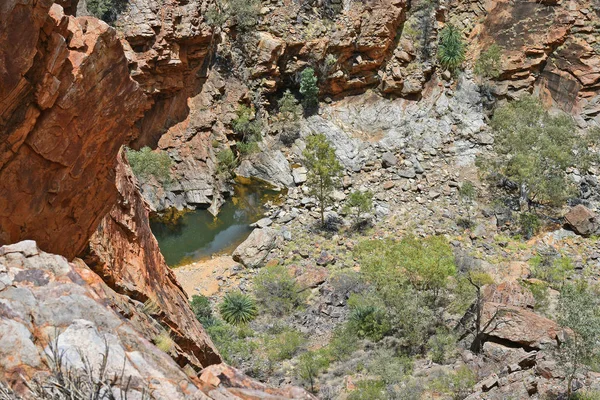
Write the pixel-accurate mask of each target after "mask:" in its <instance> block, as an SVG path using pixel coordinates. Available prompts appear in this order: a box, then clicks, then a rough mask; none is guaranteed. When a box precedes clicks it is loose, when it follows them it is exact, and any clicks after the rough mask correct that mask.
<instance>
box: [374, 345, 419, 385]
mask: <svg viewBox="0 0 600 400" xmlns="http://www.w3.org/2000/svg"><path fill="white" fill-rule="evenodd" d="M371 358H372V361H371V362H370V363H369V365H368V367H367V370H368V372H369V373H370V374H372V375H375V376H377V377H379V378H381V380H382V381H383V382H385V384H386V385H395V384H398V383H400V382H402V381H404V380H405V378H406V377H407V376H410V375H411V374H412V372H413V364H414V361H413V360H412V359H411V358H410V357H408V356H405V355H401V356H398V355H397V354H395V352H394V351H393V350H391V349H379V350H377V351H376V352H375V355H374V356H372V357H371Z"/></svg>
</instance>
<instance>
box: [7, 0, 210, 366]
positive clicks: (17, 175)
mask: <svg viewBox="0 0 600 400" xmlns="http://www.w3.org/2000/svg"><path fill="white" fill-rule="evenodd" d="M1 11H2V15H1V17H2V18H1V20H2V24H1V25H0V48H1V49H2V51H3V52H2V64H1V65H2V68H0V72H1V73H2V75H1V76H0V78H1V81H2V85H0V86H1V87H2V91H0V98H1V102H0V104H1V105H2V107H0V112H1V114H0V115H1V117H2V119H1V120H0V122H1V126H2V130H1V132H2V133H1V135H2V146H3V147H2V149H1V151H0V154H1V156H0V157H1V159H2V163H1V165H0V181H1V183H0V193H1V198H2V205H3V209H2V212H0V243H3V244H6V243H14V242H17V241H19V240H22V239H35V240H36V241H37V242H38V243H39V246H40V247H41V248H42V249H43V250H45V251H49V252H53V253H56V254H60V255H63V256H65V257H66V258H67V259H69V260H71V259H73V258H74V257H75V256H76V255H79V254H81V253H82V252H83V251H84V250H86V249H88V243H89V242H90V238H91V237H92V235H94V236H93V238H92V240H91V244H89V249H88V250H87V251H86V255H87V257H88V260H89V263H90V265H92V266H93V267H94V268H95V270H96V271H97V272H98V273H99V274H100V276H102V278H103V279H104V280H105V282H106V283H107V284H108V285H109V286H110V287H112V288H113V289H114V290H116V291H117V292H119V293H121V294H123V295H125V296H128V297H130V298H132V299H135V300H137V301H141V302H149V303H152V304H153V305H155V314H156V315H154V317H155V318H156V321H160V322H161V323H162V324H163V325H164V326H165V327H166V328H168V329H170V330H172V332H173V333H172V335H173V339H174V340H175V342H176V347H175V348H176V350H173V354H174V357H175V358H176V359H177V360H178V362H179V364H180V365H181V366H185V365H188V364H189V365H190V366H191V367H193V368H195V369H197V370H199V369H201V368H203V367H206V366H207V365H210V364H214V363H218V362H220V356H219V355H218V352H217V351H216V350H215V349H214V348H213V347H212V344H211V342H210V339H208V337H207V336H206V335H205V334H204V331H203V329H202V327H201V326H200V324H199V322H198V321H197V320H196V318H195V317H194V315H193V313H192V312H191V310H190V308H189V305H188V303H187V298H186V295H185V293H184V292H183V290H182V289H181V287H180V286H179V285H178V284H177V282H176V279H175V278H174V276H173V275H172V273H171V271H170V270H169V268H168V267H167V266H166V264H165V262H164V259H163V258H162V256H161V254H160V251H159V249H158V245H157V243H156V240H155V239H154V237H153V235H152V233H151V232H150V229H149V225H148V212H147V210H146V207H145V204H144V202H143V200H142V199H141V198H140V197H139V195H138V192H137V188H136V184H135V180H134V179H133V178H132V176H131V172H130V171H129V169H128V167H127V165H126V161H124V158H123V156H122V155H121V156H119V157H117V156H118V154H119V151H120V148H121V146H122V145H123V144H126V143H128V142H129V141H130V140H131V139H132V138H134V137H135V134H136V130H135V128H134V126H133V125H134V123H135V122H136V121H137V120H138V119H139V118H141V117H142V115H143V111H144V110H145V109H147V108H148V104H149V102H148V98H147V96H146V95H145V94H144V93H143V91H142V90H140V88H139V85H138V84H137V83H136V82H135V81H133V80H132V79H131V78H130V76H129V69H128V64H127V60H126V58H125V55H124V51H123V47H122V45H121V42H120V41H119V39H118V38H117V35H116V32H115V30H114V29H112V28H110V27H109V26H108V25H106V24H105V23H103V22H101V21H99V20H97V19H95V18H91V17H77V18H76V17H73V16H65V15H64V14H63V11H62V9H61V7H59V6H57V5H52V2H37V3H35V4H33V3H31V4H21V3H19V2H11V3H8V4H7V5H6V7H5V6H3V8H2V9H1ZM15 51H17V52H18V53H14V54H12V53H13V52H15ZM124 111H126V112H124ZM111 209H112V211H111ZM109 211H110V213H109ZM107 214H108V215H107ZM94 232H96V233H94ZM107 302H108V303H109V304H110V300H107ZM129 314H130V313H126V312H124V313H123V315H129ZM156 321H154V322H153V324H154V325H157V322H156ZM138 328H140V329H142V328H143V329H142V331H147V330H148V329H149V328H148V327H147V326H146V325H145V324H141V325H139V326H138ZM155 329H156V328H155ZM146 337H150V336H148V335H146Z"/></svg>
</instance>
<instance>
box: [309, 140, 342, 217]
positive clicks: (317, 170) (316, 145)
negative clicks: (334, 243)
mask: <svg viewBox="0 0 600 400" xmlns="http://www.w3.org/2000/svg"><path fill="white" fill-rule="evenodd" d="M302 154H303V156H304V163H305V164H306V168H307V169H308V175H307V181H306V183H307V185H308V187H309V189H310V194H311V195H313V196H315V197H316V198H317V201H318V202H319V207H320V211H321V225H323V226H324V225H325V207H327V205H328V204H330V202H331V194H332V193H333V191H334V189H335V188H336V187H338V185H339V177H340V174H341V172H342V166H341V165H340V163H339V161H338V160H337V157H336V156H335V150H334V149H333V147H331V145H330V144H329V142H328V141H327V138H326V137H325V135H323V134H317V135H311V136H309V137H307V138H306V149H305V150H304V152H303V153H302Z"/></svg>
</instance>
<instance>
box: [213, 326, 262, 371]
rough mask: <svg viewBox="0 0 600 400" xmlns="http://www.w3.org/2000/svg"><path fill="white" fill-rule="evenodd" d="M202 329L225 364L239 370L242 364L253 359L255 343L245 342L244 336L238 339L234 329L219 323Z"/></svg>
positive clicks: (238, 336)
mask: <svg viewBox="0 0 600 400" xmlns="http://www.w3.org/2000/svg"><path fill="white" fill-rule="evenodd" d="M204 328H205V329H206V333H208V335H209V336H210V339H211V340H212V342H213V344H214V345H215V347H216V348H217V349H218V350H219V353H221V355H222V356H223V359H224V360H225V361H226V362H227V363H229V364H231V365H233V366H234V367H238V368H239V367H240V366H241V365H242V364H243V363H244V362H247V361H249V360H251V359H254V357H255V356H254V352H255V351H256V349H257V345H256V343H255V342H253V341H250V340H246V339H245V335H242V337H240V335H239V333H238V331H237V330H236V328H235V327H233V326H231V325H225V324H223V323H222V322H220V323H216V324H214V325H211V326H208V327H207V326H205V327H204Z"/></svg>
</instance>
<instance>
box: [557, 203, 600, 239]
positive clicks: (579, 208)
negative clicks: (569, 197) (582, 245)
mask: <svg viewBox="0 0 600 400" xmlns="http://www.w3.org/2000/svg"><path fill="white" fill-rule="evenodd" d="M565 222H566V223H567V225H568V226H569V227H570V228H571V229H573V230H574V231H575V233H577V234H579V235H582V236H589V235H591V234H593V233H595V232H596V231H598V228H600V222H599V221H598V217H597V216H596V214H595V213H594V212H593V211H591V210H590V209H588V208H587V207H586V206H584V205H582V204H578V205H576V206H575V207H573V208H572V209H571V210H570V211H569V212H568V213H567V215H565Z"/></svg>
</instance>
